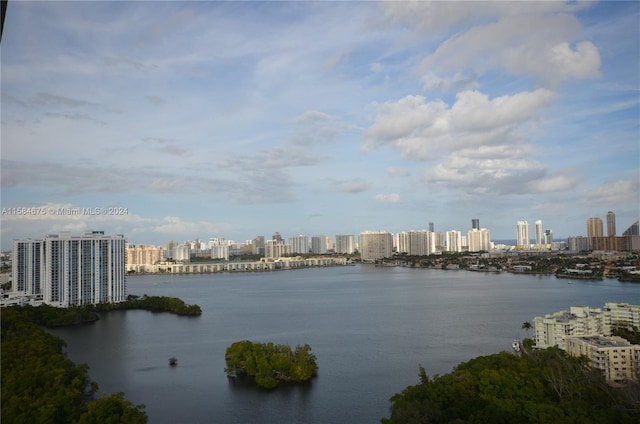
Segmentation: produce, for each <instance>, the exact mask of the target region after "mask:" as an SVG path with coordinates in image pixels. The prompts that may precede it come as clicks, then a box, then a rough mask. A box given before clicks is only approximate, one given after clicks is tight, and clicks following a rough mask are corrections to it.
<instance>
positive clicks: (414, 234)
mask: <svg viewBox="0 0 640 424" xmlns="http://www.w3.org/2000/svg"><path fill="white" fill-rule="evenodd" d="M435 251H436V236H435V234H434V233H433V232H432V231H425V230H423V231H414V230H411V231H409V232H402V233H399V234H398V252H399V253H406V254H408V255H415V256H426V255H431V254H432V253H434V252H435Z"/></svg>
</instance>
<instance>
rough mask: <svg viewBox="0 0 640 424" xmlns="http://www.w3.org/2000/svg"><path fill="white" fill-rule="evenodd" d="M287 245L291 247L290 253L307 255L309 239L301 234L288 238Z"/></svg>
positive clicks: (309, 245)
mask: <svg viewBox="0 0 640 424" xmlns="http://www.w3.org/2000/svg"><path fill="white" fill-rule="evenodd" d="M289 244H290V245H291V253H302V254H305V255H306V254H307V253H309V248H310V247H311V244H310V242H309V237H308V236H305V235H303V234H300V235H299V236H293V237H289Z"/></svg>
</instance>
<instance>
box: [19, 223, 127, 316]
mask: <svg viewBox="0 0 640 424" xmlns="http://www.w3.org/2000/svg"><path fill="white" fill-rule="evenodd" d="M125 244H126V241H125V239H124V236H122V235H115V236H108V235H105V234H104V232H103V231H93V232H85V233H84V234H83V235H82V236H72V235H70V233H60V234H53V235H48V236H46V237H45V238H44V239H43V240H39V241H33V240H14V242H13V248H14V252H16V253H17V256H16V257H15V258H16V262H17V264H18V266H17V267H15V268H14V271H13V272H14V278H15V279H14V283H13V285H14V291H18V292H22V293H25V294H39V295H42V301H43V302H44V303H46V304H49V305H52V306H56V307H62V308H66V307H69V306H74V305H87V304H97V303H117V302H122V301H124V300H126V297H127V294H126V291H127V290H126V288H127V287H126V279H125V277H126V253H125ZM36 246H41V247H40V248H39V252H40V253H39V260H36V259H37V257H36V256H35V255H34V254H33V249H35V248H36ZM30 249H31V253H30V252H29V250H30ZM34 273H38V274H39V281H40V287H39V289H38V287H37V285H36V284H35V280H34V279H33V275H34ZM29 276H32V277H29ZM38 290H39V293H38Z"/></svg>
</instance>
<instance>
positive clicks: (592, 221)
mask: <svg viewBox="0 0 640 424" xmlns="http://www.w3.org/2000/svg"><path fill="white" fill-rule="evenodd" d="M602 235H603V234H602V219H600V218H589V219H587V237H589V239H590V240H591V239H592V238H593V237H602Z"/></svg>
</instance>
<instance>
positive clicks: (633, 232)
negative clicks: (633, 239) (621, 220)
mask: <svg viewBox="0 0 640 424" xmlns="http://www.w3.org/2000/svg"><path fill="white" fill-rule="evenodd" d="M622 235H623V236H637V235H640V221H636V222H634V223H633V224H631V226H630V227H629V228H627V229H626V230H624V233H622Z"/></svg>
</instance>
